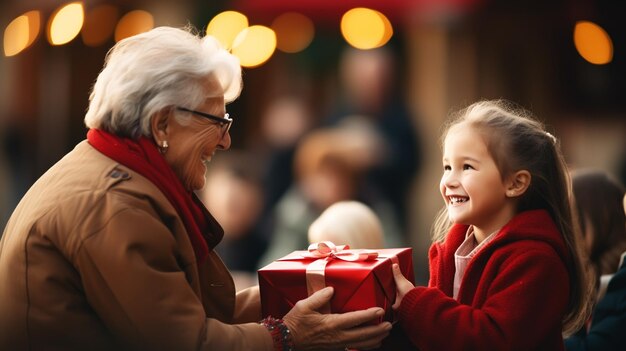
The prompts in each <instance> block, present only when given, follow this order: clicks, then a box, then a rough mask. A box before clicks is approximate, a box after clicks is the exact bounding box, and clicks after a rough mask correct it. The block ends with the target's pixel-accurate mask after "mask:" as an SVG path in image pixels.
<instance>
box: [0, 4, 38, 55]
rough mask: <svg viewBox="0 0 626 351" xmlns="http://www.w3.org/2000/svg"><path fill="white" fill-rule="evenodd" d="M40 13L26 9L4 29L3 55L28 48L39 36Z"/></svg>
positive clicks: (15, 53)
mask: <svg viewBox="0 0 626 351" xmlns="http://www.w3.org/2000/svg"><path fill="white" fill-rule="evenodd" d="M40 28H41V15H40V14H39V11H28V12H26V13H25V14H23V15H21V16H19V17H17V18H15V19H14V20H13V21H11V23H9V25H8V26H7V27H6V28H5V29H4V55H5V56H15V55H17V54H19V53H20V52H22V51H24V50H25V49H26V48H28V47H29V46H30V45H31V44H32V43H33V42H34V41H35V39H37V36H39V29H40Z"/></svg>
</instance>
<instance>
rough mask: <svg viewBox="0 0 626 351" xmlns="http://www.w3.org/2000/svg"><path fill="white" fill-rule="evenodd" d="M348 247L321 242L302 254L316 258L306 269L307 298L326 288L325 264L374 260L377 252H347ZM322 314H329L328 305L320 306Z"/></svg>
mask: <svg viewBox="0 0 626 351" xmlns="http://www.w3.org/2000/svg"><path fill="white" fill-rule="evenodd" d="M349 249H350V246H348V245H335V244H334V243H333V242H331V241H321V242H319V243H313V244H311V245H309V250H308V253H305V254H303V255H302V256H303V257H306V258H317V260H315V261H313V262H311V263H310V264H309V265H308V266H307V267H306V288H307V293H308V294H309V296H311V294H313V293H314V292H316V291H318V290H321V289H323V288H325V287H326V278H325V271H326V264H327V263H328V262H330V261H332V260H334V259H340V260H343V261H349V262H356V261H367V260H374V259H376V258H377V257H378V252H376V251H374V250H349ZM320 312H322V313H329V312H330V304H327V305H326V306H322V308H321V309H320Z"/></svg>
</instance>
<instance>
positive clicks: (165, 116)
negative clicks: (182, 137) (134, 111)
mask: <svg viewBox="0 0 626 351" xmlns="http://www.w3.org/2000/svg"><path fill="white" fill-rule="evenodd" d="M170 114H171V110H170V109H162V110H160V111H159V112H157V113H155V114H154V115H152V117H151V118H150V129H151V131H152V138H153V139H154V142H155V143H156V144H157V145H161V144H162V142H163V141H164V140H168V136H169V131H170V126H169V124H170V117H171V116H170Z"/></svg>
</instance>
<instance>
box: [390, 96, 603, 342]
mask: <svg viewBox="0 0 626 351" xmlns="http://www.w3.org/2000/svg"><path fill="white" fill-rule="evenodd" d="M440 190H441V195H442V197H443V200H444V203H445V208H444V210H443V211H442V213H441V216H440V217H439V219H438V221H437V223H438V224H436V225H435V232H434V244H433V245H432V246H431V248H430V252H429V259H430V282H429V286H428V287H413V285H412V284H411V283H409V282H408V281H407V280H406V279H404V277H402V275H401V273H400V272H399V270H398V268H397V267H396V266H395V265H394V268H393V270H394V277H395V279H396V285H397V290H398V296H397V299H396V303H395V304H394V307H395V308H397V309H398V311H399V323H400V325H401V326H402V329H404V331H405V332H406V334H407V335H408V336H409V338H410V339H411V342H412V343H413V344H414V345H415V346H417V347H418V348H419V349H420V350H422V351H428V350H563V348H564V347H563V338H562V332H566V333H567V332H571V331H575V330H576V329H577V328H578V327H579V326H580V325H581V324H582V323H583V322H584V321H585V320H586V317H587V313H588V310H589V298H588V297H589V292H590V291H592V289H593V284H592V282H590V280H589V278H588V276H587V273H586V270H585V268H583V265H582V264H581V259H580V255H581V253H582V250H581V249H580V244H579V243H578V241H579V239H578V235H577V234H576V231H575V229H574V228H575V227H574V223H573V220H572V214H571V205H570V191H569V190H570V188H569V178H568V173H567V170H566V165H565V163H564V160H563V157H562V155H561V153H560V151H559V146H558V142H557V140H556V138H555V137H554V136H552V135H551V134H549V133H547V132H546V131H545V130H544V128H543V126H542V125H541V124H540V123H539V122H537V121H535V120H533V119H532V118H530V117H527V116H526V113H524V112H522V111H515V110H514V109H512V108H510V106H509V105H508V104H506V103H505V102H503V101H482V102H478V103H475V104H473V105H471V106H469V107H468V108H466V109H464V110H462V111H461V112H460V113H459V114H458V115H457V116H456V118H455V119H454V120H453V121H452V123H451V124H450V125H449V126H448V128H447V130H446V132H445V133H444V143H443V176H442V178H441V184H440ZM446 233H447V234H446Z"/></svg>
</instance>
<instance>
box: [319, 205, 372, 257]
mask: <svg viewBox="0 0 626 351" xmlns="http://www.w3.org/2000/svg"><path fill="white" fill-rule="evenodd" d="M308 238H309V242H310V243H314V242H320V241H332V242H333V243H334V244H336V245H346V244H347V245H350V248H351V249H380V248H382V247H383V246H384V233H383V228H382V225H381V223H380V220H379V219H378V216H377V215H376V214H375V213H374V211H372V209H370V208H369V207H368V206H367V205H365V204H363V203H361V202H358V201H340V202H336V203H334V204H333V205H331V206H329V207H328V208H327V209H326V210H325V211H324V212H322V214H321V215H320V216H319V217H318V218H317V219H316V220H315V221H314V222H313V223H311V225H310V226H309V232H308Z"/></svg>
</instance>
